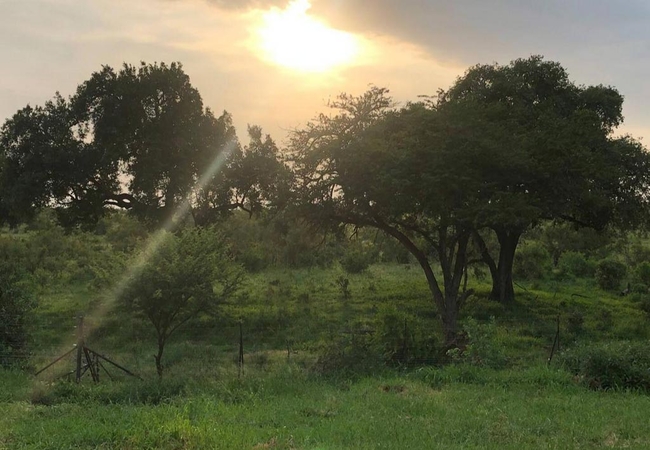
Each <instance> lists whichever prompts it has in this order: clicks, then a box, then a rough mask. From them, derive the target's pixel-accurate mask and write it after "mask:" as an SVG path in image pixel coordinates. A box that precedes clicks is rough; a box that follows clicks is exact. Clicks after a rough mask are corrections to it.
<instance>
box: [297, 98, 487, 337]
mask: <svg viewBox="0 0 650 450" xmlns="http://www.w3.org/2000/svg"><path fill="white" fill-rule="evenodd" d="M331 106H332V107H334V108H335V109H337V110H338V113H337V114H335V115H333V116H328V115H325V114H321V115H320V116H319V117H317V118H316V119H315V121H313V122H311V123H309V124H308V125H307V126H306V127H305V128H304V129H302V130H298V131H296V132H295V133H294V134H293V136H292V140H291V149H292V151H293V155H294V160H293V164H294V169H295V173H296V176H297V187H296V195H297V199H298V205H299V208H301V209H302V211H303V214H304V215H305V216H306V217H308V218H310V219H311V220H312V221H314V222H316V223H322V224H332V223H333V224H339V223H345V224H352V225H355V226H359V227H364V226H369V227H374V228H377V229H379V230H381V231H383V232H384V233H386V234H387V235H389V236H391V237H393V238H394V239H396V240H397V241H398V242H399V243H400V244H401V245H403V246H404V247H405V248H406V249H407V250H408V251H409V252H410V253H411V254H412V255H413V256H414V257H415V259H416V260H417V261H418V263H419V264H420V266H421V268H422V270H423V271H424V274H425V276H426V280H427V283H428V286H429V290H430V292H431V295H432V299H433V303H434V304H435V306H436V308H437V311H438V313H439V316H440V319H441V321H442V325H443V329H444V335H445V342H446V344H447V345H453V343H454V340H455V339H456V335H457V320H458V312H459V309H460V307H461V306H462V304H463V302H464V301H465V300H466V299H467V297H468V296H469V295H470V291H466V290H465V289H464V288H463V283H462V280H463V276H464V274H465V269H466V266H467V249H468V244H469V241H470V238H471V233H472V230H473V223H472V220H471V217H469V216H467V215H466V214H464V209H463V208H465V207H466V206H467V205H469V204H471V203H472V202H473V201H474V199H473V198H472V197H473V196H474V192H475V191H476V189H472V188H471V185H472V184H473V183H474V182H473V180H472V179H471V178H469V177H463V176H456V175H455V174H449V173H448V172H447V167H446V166H447V161H448V160H449V158H451V157H453V153H452V150H453V147H452V146H451V144H453V142H452V141H450V140H449V139H448V134H447V133H446V132H445V129H446V124H445V123H444V122H443V121H441V120H439V118H440V116H438V115H437V114H436V113H435V111H433V110H431V109H428V108H426V107H425V105H423V104H413V105H408V106H407V107H405V108H403V109H400V110H395V109H393V103H392V101H391V99H390V97H388V95H387V91H386V90H385V89H380V88H372V89H371V90H369V91H368V92H366V93H365V94H363V95H361V96H359V97H352V96H347V95H342V96H340V97H339V98H338V100H337V101H336V102H334V103H333V104H332V105H331ZM459 211H460V212H461V213H460V214H459ZM436 264H437V266H438V267H439V269H440V271H441V273H442V279H439V278H438V276H437V275H436V270H434V267H436Z"/></svg>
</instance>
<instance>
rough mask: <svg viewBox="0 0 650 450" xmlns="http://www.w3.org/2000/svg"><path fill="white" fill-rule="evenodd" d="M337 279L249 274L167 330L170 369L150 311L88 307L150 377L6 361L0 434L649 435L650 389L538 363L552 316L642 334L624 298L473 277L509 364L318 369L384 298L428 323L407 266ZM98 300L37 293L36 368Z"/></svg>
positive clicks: (110, 350) (103, 344)
mask: <svg viewBox="0 0 650 450" xmlns="http://www.w3.org/2000/svg"><path fill="white" fill-rule="evenodd" d="M341 276H343V275H342V272H341V271H340V269H311V270H307V269H305V270H294V271H290V270H268V271H265V272H262V273H259V274H256V275H252V276H251V277H250V278H249V280H248V282H247V284H246V287H245V289H244V291H243V294H242V295H241V296H240V298H238V299H237V300H236V301H233V302H232V303H230V304H228V305H224V306H223V308H222V310H221V314H220V316H219V317H217V318H209V317H202V318H199V319H197V320H196V321H194V322H192V323H190V324H188V326H187V327H186V328H185V329H184V330H183V331H182V332H179V334H178V335H175V336H174V337H173V338H172V342H170V344H169V347H168V349H167V350H166V353H165V365H166V372H165V376H164V379H163V380H162V381H158V380H157V377H156V375H155V367H154V364H153V357H152V356H151V355H152V354H153V353H154V337H153V334H152V332H151V330H150V328H149V326H148V325H147V324H146V323H145V322H144V321H142V320H139V319H134V318H132V317H130V316H128V315H126V314H125V313H124V312H123V311H120V310H112V311H110V312H109V313H108V314H107V315H106V316H103V317H95V318H94V319H93V320H94V321H96V322H97V323H95V324H94V331H93V333H92V334H90V335H89V336H88V337H87V343H88V346H90V347H91V348H94V349H96V350H98V351H100V352H101V353H104V354H107V355H109V356H110V357H111V358H114V359H115V360H117V361H119V362H120V363H122V364H124V365H126V366H127V367H129V368H130V369H132V370H134V371H135V372H136V373H138V374H139V375H141V376H142V377H143V378H144V381H139V380H135V379H132V378H128V377H124V376H119V375H118V374H116V373H115V372H113V374H114V375H115V376H116V380H114V381H110V380H108V379H107V378H106V377H105V376H104V377H103V379H102V381H101V383H99V384H93V383H92V381H91V380H90V379H89V378H88V377H85V378H84V380H83V382H82V383H81V384H80V385H76V384H74V383H70V382H67V381H64V380H57V379H56V377H57V376H58V375H60V374H61V373H64V372H65V371H68V370H70V369H71V368H72V361H70V360H66V361H62V362H61V363H60V364H58V365H57V366H55V368H54V370H48V371H47V372H46V373H45V374H43V375H41V376H39V377H37V378H34V377H32V376H31V375H29V374H28V373H27V372H17V371H2V372H0V386H2V389H1V390H0V411H1V412H2V414H0V448H8V449H13V448H16V449H22V448H33V449H68V448H116V449H118V448H119V449H129V448H151V449H154V448H163V449H185V448H188V449H189V448H192V449H194V448H196V449H204V448H224V449H375V448H377V449H380V448H386V449H427V448H445V449H447V448H451V449H454V448H458V449H461V448H462V449H473V448H476V449H483V448H488V449H490V448H494V449H502V448H505V449H508V448H517V449H521V448H639V449H643V448H650V419H649V418H650V397H648V396H647V395H646V394H643V393H640V392H632V391H622V390H615V391H599V392H594V391H591V390H589V389H587V388H586V387H585V386H584V384H583V383H580V380H576V379H575V377H573V376H572V375H571V374H569V373H568V372H566V371H564V370H562V369H561V368H559V367H558V366H557V364H552V365H551V366H550V367H547V365H546V359H547V357H548V354H549V350H550V347H551V345H552V340H553V336H554V332H555V327H556V318H557V316H558V314H559V315H560V321H561V328H562V345H563V346H567V345H568V346H571V345H573V344H574V343H575V342H585V341H594V340H602V341H605V340H611V339H634V340H637V341H639V340H647V336H648V327H647V324H646V322H647V320H646V318H645V316H644V314H643V312H642V311H641V310H640V309H639V308H638V307H637V306H636V305H635V304H633V303H631V302H630V301H629V300H628V299H626V298H620V297H616V296H612V295H610V294H606V293H604V292H602V291H600V290H598V289H597V288H596V287H595V286H594V284H593V282H591V281H586V280H573V281H565V282H550V281H549V282H544V283H537V284H529V285H520V287H518V302H517V304H516V305H515V306H514V307H513V308H511V309H508V310H506V309H504V308H503V307H502V306H501V305H498V304H495V303H491V302H488V301H487V300H484V297H485V295H484V294H485V293H487V290H488V287H489V286H488V285H487V284H486V283H485V282H481V281H474V287H475V288H476V289H477V291H478V295H477V296H476V297H474V298H472V300H471V302H470V304H469V305H468V306H467V308H466V310H465V313H464V320H465V321H466V320H467V318H468V317H469V316H472V317H474V318H476V319H477V320H478V321H479V322H480V323H493V324H494V331H495V335H493V336H491V337H490V339H492V340H493V341H491V344H490V345H494V346H496V345H498V348H499V351H500V352H502V356H503V357H504V358H505V360H506V361H507V362H506V363H505V364H504V365H503V367H501V368H500V369H498V370H497V369H491V368H489V367H481V366H480V365H479V366H477V365H471V364H468V363H457V364H451V365H446V366H431V365H429V364H420V365H417V364H415V365H411V366H410V367H408V368H404V367H402V368H399V367H393V368H386V367H383V368H382V367H373V368H371V369H369V370H365V371H364V370H362V371H356V372H355V371H352V372H350V371H347V372H340V373H323V372H322V371H319V370H315V367H317V364H316V362H317V361H318V359H319V355H321V357H322V349H323V348H324V347H327V346H328V345H329V346H331V345H334V343H337V342H340V340H341V339H342V337H343V338H345V339H347V341H346V342H347V343H348V344H347V345H348V346H349V345H350V342H351V340H350V339H352V342H353V340H354V335H353V336H352V338H350V333H352V334H354V332H355V331H354V330H362V329H364V327H370V326H372V325H373V323H374V322H373V321H374V320H375V318H376V317H377V316H378V315H379V314H381V311H383V310H384V308H386V307H388V306H390V305H394V306H395V307H396V308H397V310H398V311H399V313H400V314H401V316H400V317H406V318H408V324H409V326H411V327H413V328H416V327H417V328H418V329H422V330H425V331H426V332H430V333H431V335H436V333H437V332H438V328H437V327H438V323H437V320H436V317H435V314H434V312H433V308H432V306H431V304H430V300H429V296H428V292H427V289H426V285H425V283H424V279H423V277H422V275H421V273H420V271H419V270H418V269H417V268H416V267H414V266H413V267H411V266H400V265H376V266H372V267H371V269H370V270H369V271H368V272H366V273H364V274H360V275H344V276H345V277H347V278H348V279H349V290H350V293H351V294H350V297H349V298H347V299H344V298H343V296H342V293H341V287H340V284H339V283H337V280H338V279H339V278H340V277H341ZM575 294H579V296H576V295H575ZM98 299H99V300H98ZM98 301H101V294H100V293H98V292H97V291H95V290H93V289H91V288H89V287H87V286H85V285H83V284H78V285H72V286H70V287H68V286H58V287H56V288H52V289H45V290H43V292H42V296H41V299H40V302H39V307H38V310H37V312H36V315H35V321H34V323H33V325H32V326H33V329H32V336H33V340H34V345H33V346H34V349H35V351H34V355H33V357H32V358H31V360H30V362H29V363H30V365H31V366H32V367H33V368H39V367H42V366H43V365H44V364H45V363H46V362H47V361H49V360H51V359H52V358H53V357H54V356H56V355H57V354H59V353H61V352H62V351H63V350H65V349H69V348H70V345H71V344H72V343H73V342H74V323H75V315H76V314H77V313H78V312H80V311H84V310H90V309H92V307H93V305H95V303H96V302H98ZM493 316H494V317H495V318H496V319H494V321H491V319H490V318H491V317H493ZM578 316H579V317H580V320H576V319H572V318H574V317H578ZM239 321H242V322H243V324H244V326H243V328H244V346H245V366H244V374H243V376H241V377H238V368H237V364H236V361H237V351H238V347H237V343H238V338H239V337H238V326H237V324H238V322H239ZM423 332H424V331H423ZM348 349H349V347H345V348H344V349H342V352H345V351H348Z"/></svg>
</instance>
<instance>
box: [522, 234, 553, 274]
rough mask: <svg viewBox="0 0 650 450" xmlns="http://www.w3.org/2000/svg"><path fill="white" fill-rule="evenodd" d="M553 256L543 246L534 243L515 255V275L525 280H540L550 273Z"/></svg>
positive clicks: (523, 247)
mask: <svg viewBox="0 0 650 450" xmlns="http://www.w3.org/2000/svg"><path fill="white" fill-rule="evenodd" d="M550 269H551V255H550V254H549V253H548V251H547V250H546V249H545V248H544V246H543V245H541V244H539V243H537V242H533V243H530V244H527V245H525V246H522V248H521V250H519V251H518V252H517V253H516V254H515V262H514V270H513V273H514V275H515V276H516V277H517V278H522V279H524V280H538V279H540V278H543V277H544V275H546V274H547V273H549V272H550Z"/></svg>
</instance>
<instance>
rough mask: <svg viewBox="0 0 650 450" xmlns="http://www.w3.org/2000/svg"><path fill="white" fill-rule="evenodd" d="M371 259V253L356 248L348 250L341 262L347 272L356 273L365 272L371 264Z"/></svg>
mask: <svg viewBox="0 0 650 450" xmlns="http://www.w3.org/2000/svg"><path fill="white" fill-rule="evenodd" d="M371 259H372V258H371V255H370V254H369V253H367V252H365V251H363V250H361V249H356V248H355V249H350V250H348V251H347V252H346V253H345V255H343V258H341V261H340V262H341V267H343V270H345V271H346V272H347V273H350V274H355V273H361V272H364V271H365V270H366V269H367V268H368V267H369V266H370V263H371V262H372V261H371Z"/></svg>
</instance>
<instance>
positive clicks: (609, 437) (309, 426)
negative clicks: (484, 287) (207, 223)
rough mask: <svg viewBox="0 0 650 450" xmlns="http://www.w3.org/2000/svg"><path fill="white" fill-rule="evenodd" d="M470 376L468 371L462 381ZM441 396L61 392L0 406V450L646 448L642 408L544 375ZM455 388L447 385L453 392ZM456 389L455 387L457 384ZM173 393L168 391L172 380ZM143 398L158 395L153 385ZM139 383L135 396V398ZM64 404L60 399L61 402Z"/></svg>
mask: <svg viewBox="0 0 650 450" xmlns="http://www.w3.org/2000/svg"><path fill="white" fill-rule="evenodd" d="M471 370H473V369H471ZM479 372H483V373H480V374H478V376H475V377H474V378H473V379H468V378H465V382H461V381H458V379H457V378H456V375H457V374H452V373H446V374H441V375H440V378H443V379H446V381H444V382H443V383H442V384H441V383H439V382H438V381H435V380H434V382H433V383H432V382H431V381H432V378H431V373H429V374H428V375H429V377H427V376H424V375H422V374H421V373H413V374H408V375H392V376H388V377H374V378H365V379H360V380H357V381H354V382H350V381H345V380H324V379H319V378H314V377H310V376H306V375H305V374H304V372H303V371H302V370H301V369H300V368H298V367H295V366H293V365H290V364H289V365H285V366H283V367H278V368H276V370H274V371H271V372H265V373H257V372H255V373H252V374H249V375H246V376H245V377H244V379H243V380H242V381H237V380H236V379H235V378H232V379H222V380H214V381H212V382H206V383H201V384H200V385H197V384H192V383H189V384H188V385H187V386H185V387H184V389H185V390H184V391H183V392H180V393H178V392H176V393H173V392H172V391H171V390H170V391H168V393H170V392H172V394H171V395H170V396H169V397H168V398H164V396H163V398H158V397H156V402H155V404H152V403H150V402H149V403H148V402H147V399H148V398H151V397H143V396H140V397H139V398H138V397H137V395H135V391H134V390H133V389H132V388H133V384H131V383H127V385H126V386H125V383H124V382H121V383H107V384H104V385H102V386H96V387H88V386H81V387H78V386H69V387H68V386H66V387H64V388H58V389H59V394H58V395H59V396H60V398H59V399H58V400H56V399H55V400H56V401H55V402H54V403H53V404H51V405H49V406H44V405H39V404H32V403H30V402H29V401H28V400H26V399H23V400H19V399H14V401H12V402H9V403H3V404H1V406H0V407H1V408H2V410H3V411H4V413H3V415H2V418H0V445H4V446H5V447H7V448H32V449H68V448H163V449H167V448H169V449H172V448H174V449H177V448H184V449H185V448H187V449H194V448H196V449H201V448H224V449H252V448H258V449H260V448H278V449H289V448H296V449H349V448H355V449H357V448H358V449H376V448H386V449H422V448H451V449H455V448H458V449H461V448H463V449H474V448H476V449H479V448H488V449H490V448H494V449H500V448H513V449H515V448H606V447H615V448H647V447H648V445H650V431H648V419H647V417H648V416H649V415H650V398H649V397H647V396H642V395H635V394H631V393H597V392H590V391H586V390H584V389H582V388H581V387H579V386H577V385H575V384H572V383H571V381H570V380H567V379H566V377H565V376H564V375H562V374H557V373H556V372H553V371H546V370H545V369H537V370H533V371H529V373H527V374H518V373H516V372H507V373H503V372H501V373H498V372H491V371H479ZM455 379H456V381H454V380H455ZM461 379H462V378H461ZM176 381H178V380H176ZM152 383H153V384H154V385H153V386H149V387H148V389H150V390H155V389H156V387H158V388H159V389H162V390H164V388H163V387H161V386H164V384H165V383H163V385H157V382H148V384H152ZM146 384H147V383H144V384H141V388H144V386H145V385H146ZM65 392H68V394H67V396H66V395H64V394H65Z"/></svg>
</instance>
